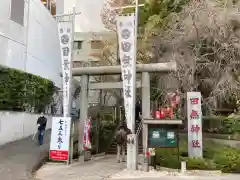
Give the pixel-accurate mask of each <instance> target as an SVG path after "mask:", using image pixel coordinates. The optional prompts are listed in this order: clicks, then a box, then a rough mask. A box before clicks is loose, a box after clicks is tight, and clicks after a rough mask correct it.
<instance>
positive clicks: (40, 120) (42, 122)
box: [37, 116, 47, 130]
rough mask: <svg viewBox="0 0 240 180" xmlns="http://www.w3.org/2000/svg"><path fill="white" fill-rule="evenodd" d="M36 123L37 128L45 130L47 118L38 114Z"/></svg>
mask: <svg viewBox="0 0 240 180" xmlns="http://www.w3.org/2000/svg"><path fill="white" fill-rule="evenodd" d="M37 124H39V125H40V126H39V127H38V130H45V129H46V126H47V118H45V117H44V116H40V117H39V118H38V120H37Z"/></svg>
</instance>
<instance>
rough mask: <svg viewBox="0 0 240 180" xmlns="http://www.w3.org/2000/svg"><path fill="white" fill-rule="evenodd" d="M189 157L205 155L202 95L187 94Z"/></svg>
mask: <svg viewBox="0 0 240 180" xmlns="http://www.w3.org/2000/svg"><path fill="white" fill-rule="evenodd" d="M187 116H188V156H190V157H200V158H202V155H203V143H202V108H201V93H200V92H188V93H187Z"/></svg>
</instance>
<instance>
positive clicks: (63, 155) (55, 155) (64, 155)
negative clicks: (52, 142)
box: [49, 150, 68, 161]
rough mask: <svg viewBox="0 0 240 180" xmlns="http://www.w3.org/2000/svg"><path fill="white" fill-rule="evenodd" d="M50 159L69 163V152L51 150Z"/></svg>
mask: <svg viewBox="0 0 240 180" xmlns="http://www.w3.org/2000/svg"><path fill="white" fill-rule="evenodd" d="M49 156H50V159H52V160H55V161H67V160H68V151H61V150H51V151H50V153H49Z"/></svg>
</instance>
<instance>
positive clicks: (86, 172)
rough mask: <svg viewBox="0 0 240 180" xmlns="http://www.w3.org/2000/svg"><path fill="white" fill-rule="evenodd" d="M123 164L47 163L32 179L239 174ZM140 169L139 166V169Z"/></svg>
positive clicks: (195, 179) (206, 179)
mask: <svg viewBox="0 0 240 180" xmlns="http://www.w3.org/2000/svg"><path fill="white" fill-rule="evenodd" d="M125 166H126V164H125V163H116V156H113V155H106V156H102V157H98V158H94V160H91V161H89V162H75V163H73V164H71V165H65V164H56V163H47V164H45V165H44V166H43V167H42V168H41V169H40V170H39V171H38V172H37V173H36V177H35V180H78V179H79V180H135V179H136V180H239V179H240V176H239V175H221V174H220V173H219V172H207V171H205V172H203V171H199V172H188V173H186V174H185V175H183V174H180V173H177V172H175V173H174V172H171V171H166V170H162V171H154V170H153V171H150V172H143V171H140V170H139V171H128V170H126V169H125ZM139 168H141V166H139Z"/></svg>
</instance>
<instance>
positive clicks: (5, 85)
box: [0, 68, 55, 112]
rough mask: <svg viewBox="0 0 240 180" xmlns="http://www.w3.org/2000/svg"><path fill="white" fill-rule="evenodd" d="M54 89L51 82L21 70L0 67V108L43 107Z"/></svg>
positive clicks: (42, 108)
mask: <svg viewBox="0 0 240 180" xmlns="http://www.w3.org/2000/svg"><path fill="white" fill-rule="evenodd" d="M54 91H55V88H54V84H53V82H51V81H49V80H47V79H44V78H41V77H39V76H35V75H32V74H28V73H24V72H22V71H18V70H14V69H8V68H1V69H0V109H1V110H11V111H25V110H26V109H32V107H34V108H35V112H40V111H43V110H44V109H45V106H46V105H47V104H49V103H50V102H51V100H52V95H53V93H54Z"/></svg>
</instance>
